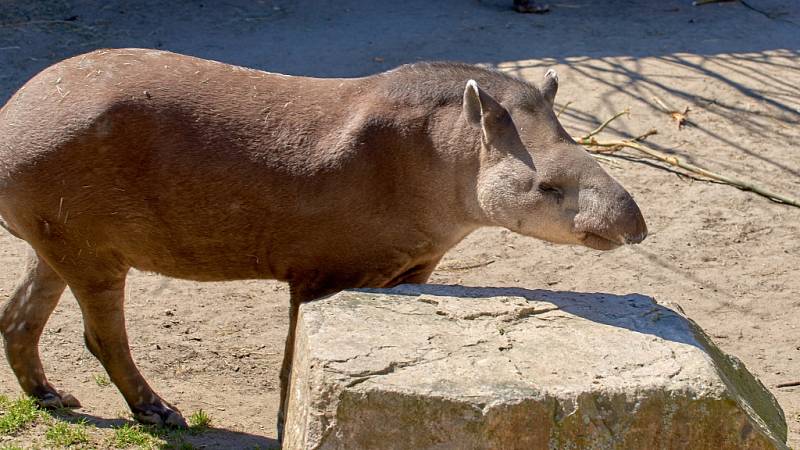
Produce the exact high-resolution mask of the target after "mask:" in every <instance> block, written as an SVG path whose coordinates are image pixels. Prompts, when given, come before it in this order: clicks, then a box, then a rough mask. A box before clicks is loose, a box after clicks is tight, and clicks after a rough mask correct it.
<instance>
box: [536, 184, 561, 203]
mask: <svg viewBox="0 0 800 450" xmlns="http://www.w3.org/2000/svg"><path fill="white" fill-rule="evenodd" d="M539 190H540V191H542V192H544V193H545V194H547V195H551V196H553V197H554V198H556V199H557V200H558V201H561V199H562V198H563V196H564V193H563V192H561V189H559V188H557V187H555V186H551V185H549V184H546V183H539Z"/></svg>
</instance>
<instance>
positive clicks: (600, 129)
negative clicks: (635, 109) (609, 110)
mask: <svg viewBox="0 0 800 450" xmlns="http://www.w3.org/2000/svg"><path fill="white" fill-rule="evenodd" d="M625 114H630V110H628V109H626V110H625V111H621V112H618V113H616V114H614V115H613V116H611V118H610V119H608V120H606V121H605V122H603V123H601V124H600V126H599V127H597V128H595V129H594V130H592V131H591V132H589V134H587V135H586V136H583V137H582V138H581V139H582V140H583V139H590V138H591V137H592V136H594V135H596V134H597V133H599V132H601V131H603V130H604V129H605V128H606V127H607V126H608V125H609V124H610V123H611V122H613V121H614V120H616V119H618V118H619V117H621V116H623V115H625Z"/></svg>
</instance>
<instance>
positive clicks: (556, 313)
mask: <svg viewBox="0 0 800 450" xmlns="http://www.w3.org/2000/svg"><path fill="white" fill-rule="evenodd" d="M300 311H301V312H300V319H299V322H298V329H297V343H296V347H295V360H294V370H293V373H292V381H291V388H290V389H291V392H290V401H289V402H290V403H289V411H288V421H287V427H286V435H285V441H284V445H285V447H284V448H287V449H300V448H320V449H434V448H435V449H538V448H551V449H578V448H596V449H606V448H609V449H610V448H615V449H616V448H632V449H673V448H675V449H714V450H717V449H741V448H758V449H760V448H786V445H785V444H784V443H785V442H786V422H785V419H784V415H783V411H782V410H781V409H780V407H779V406H778V404H777V402H776V401H775V398H774V397H773V396H772V395H771V394H770V393H769V391H767V389H766V388H765V387H764V386H763V385H762V384H761V383H760V382H759V381H758V380H756V379H755V378H754V377H753V375H751V374H750V373H749V372H748V371H747V369H746V368H745V367H744V365H743V364H742V363H741V362H740V361H739V360H737V359H736V358H733V357H730V356H727V355H725V354H723V353H722V352H721V351H720V350H719V349H718V348H717V347H716V346H715V345H714V344H713V343H712V342H711V341H710V340H709V338H708V337H707V336H706V335H705V334H704V333H703V332H702V331H701V330H700V329H699V328H698V327H697V325H696V324H694V323H693V322H692V321H690V320H687V319H686V318H685V317H684V316H683V315H682V314H680V313H677V312H675V311H673V310H671V309H668V308H666V307H664V306H660V305H658V304H657V303H655V302H654V301H653V300H652V299H650V298H648V297H644V296H641V295H628V296H614V295H608V294H577V293H570V292H562V293H556V292H548V291H529V290H524V289H499V288H497V289H496V288H464V287H457V286H432V285H422V286H412V285H407V286H400V287H399V288H396V289H393V290H383V291H347V292H343V293H340V294H337V295H334V296H332V297H329V298H326V299H323V300H319V301H316V302H311V303H308V304H306V305H303V306H302V308H301V310H300Z"/></svg>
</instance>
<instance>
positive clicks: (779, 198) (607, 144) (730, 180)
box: [576, 138, 800, 208]
mask: <svg viewBox="0 0 800 450" xmlns="http://www.w3.org/2000/svg"><path fill="white" fill-rule="evenodd" d="M576 141H577V142H578V143H579V144H581V145H585V146H588V147H600V149H592V148H589V149H588V150H589V151H590V152H592V153H601V154H602V153H613V152H615V151H618V150H620V149H622V148H631V149H634V150H636V151H638V152H641V153H644V154H645V155H648V156H650V157H652V158H654V159H657V160H659V161H661V162H665V163H667V164H669V165H672V166H675V167H680V168H681V169H684V170H687V171H689V172H692V173H694V174H697V175H701V176H703V177H706V178H710V179H712V180H715V181H719V182H722V183H725V184H728V185H731V186H735V187H737V188H739V189H742V190H745V191H750V192H753V193H756V194H758V195H761V196H763V197H766V198H768V199H770V200H772V201H775V202H779V203H785V204H787V205H791V206H795V207H798V208H800V201H798V200H796V199H794V198H792V197H788V196H786V195H782V194H777V193H775V192H772V191H770V190H768V189H766V188H763V187H761V186H759V185H757V184H754V183H749V182H746V181H742V180H739V179H737V178H734V177H731V176H728V175H723V174H720V173H717V172H713V171H711V170H708V169H705V168H703V167H700V166H698V165H695V164H692V163H690V162H686V161H684V160H682V159H680V158H678V157H677V156H673V155H669V154H666V153H664V152H661V151H658V150H656V149H653V148H650V147H648V146H646V145H644V144H642V143H641V142H637V141H636V140H635V139H622V140H612V141H604V142H599V141H597V140H596V139H594V138H589V139H586V138H580V139H576Z"/></svg>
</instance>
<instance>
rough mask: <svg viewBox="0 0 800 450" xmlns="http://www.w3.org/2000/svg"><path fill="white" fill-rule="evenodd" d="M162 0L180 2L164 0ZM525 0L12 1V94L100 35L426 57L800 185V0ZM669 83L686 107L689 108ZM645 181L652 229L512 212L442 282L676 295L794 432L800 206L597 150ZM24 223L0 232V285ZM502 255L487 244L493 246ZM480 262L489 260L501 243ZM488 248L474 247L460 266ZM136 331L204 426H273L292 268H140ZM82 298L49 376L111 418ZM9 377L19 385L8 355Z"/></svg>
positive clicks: (12, 265)
mask: <svg viewBox="0 0 800 450" xmlns="http://www.w3.org/2000/svg"><path fill="white" fill-rule="evenodd" d="M164 3H165V2H164ZM510 3H511V1H510V0H508V1H500V0H498V1H480V2H477V1H474V0H452V1H437V2H428V1H422V0H415V1H408V2H358V1H335V2H334V1H288V0H286V1H218V2H205V3H203V2H189V1H175V2H170V3H169V5H170V6H168V7H165V6H163V5H162V2H156V1H150V2H147V1H143V2H125V1H109V2H99V1H97V2H95V1H72V0H63V1H53V0H49V1H41V2H30V1H28V2H21V1H9V0H6V1H3V2H1V3H0V101H5V100H6V99H7V98H8V97H9V96H10V95H11V94H12V93H13V91H14V90H15V89H17V88H18V87H19V86H21V85H22V84H23V83H24V82H25V81H26V80H27V79H28V78H29V77H31V76H32V75H33V74H35V73H36V72H37V71H38V70H40V69H42V68H44V67H46V66H47V65H49V64H51V63H53V62H55V61H58V60H60V59H62V58H65V57H67V56H71V55H74V54H78V53H82V52H85V51H88V50H91V49H95V48H98V47H120V46H137V47H155V48H162V49H167V50H172V51H178V52H183V53H188V54H192V55H196V56H201V57H207V58H213V59H217V60H221V61H225V62H229V63H235V64H240V65H246V66H251V67H255V68H259V69H264V70H269V71H274V72H285V73H291V74H303V75H314V76H359V75H364V74H369V73H374V72H378V71H381V70H385V69H388V68H391V67H393V66H395V65H398V64H401V63H405V62H413V61H417V60H431V59H448V60H462V61H468V62H474V63H482V64H487V65H492V66H496V67H500V68H502V69H504V70H508V71H510V72H513V73H516V74H518V75H520V76H522V77H525V78H528V79H531V80H537V81H538V80H539V79H540V77H541V76H542V74H543V73H544V71H545V70H546V68H547V67H551V66H554V67H556V68H557V69H558V70H559V72H560V75H561V89H560V92H559V96H558V98H557V103H558V105H564V104H566V103H567V102H571V103H570V105H569V108H568V109H567V110H566V111H565V112H564V114H563V115H562V116H561V118H562V121H563V122H564V124H565V126H566V128H567V129H568V130H569V131H571V132H572V133H573V134H580V133H581V132H586V131H588V130H590V129H592V128H594V127H595V126H596V125H597V124H599V123H600V122H602V120H603V119H605V118H606V117H608V116H610V115H611V114H613V113H615V112H617V111H620V110H623V109H625V108H630V111H631V114H630V117H628V118H625V119H621V120H619V121H617V122H615V123H614V124H613V126H612V127H611V129H610V132H611V133H619V134H622V135H635V134H639V133H642V132H644V131H646V130H648V129H650V128H653V127H655V128H657V129H658V130H659V134H658V135H657V136H654V137H652V138H651V139H650V142H651V143H652V144H653V145H654V146H656V147H657V148H661V149H663V150H666V151H670V152H672V151H674V152H675V153H676V154H678V155H680V156H681V157H685V158H686V159H688V160H690V161H693V162H696V163H698V164H702V165H705V166H708V167H709V168H712V169H715V170H719V171H723V172H725V173H729V174H732V175H735V176H737V177H741V178H743V179H746V180H751V181H758V182H760V183H763V184H764V185H766V186H768V187H770V188H772V189H774V190H776V191H781V192H785V193H790V194H793V195H794V196H795V197H797V196H799V194H798V191H800V152H798V151H797V145H798V143H799V142H800V139H799V138H800V127H799V126H798V123H799V122H800V58H799V57H798V50H800V25H798V24H800V7H799V6H798V5H797V3H796V2H793V1H791V0H787V1H756V0H751V2H750V3H751V4H752V5H753V6H755V7H756V8H758V9H761V10H762V12H757V11H753V10H752V9H748V8H746V7H745V6H743V5H741V4H739V3H726V4H716V5H709V6H703V7H692V6H690V4H689V3H690V2H689V1H688V0H686V1H684V0H681V1H675V0H669V1H661V2H648V1H638V2H637V1H629V2H624V1H606V2H593V1H590V0H572V1H567V2H551V3H550V5H551V7H552V12H551V13H550V14H548V15H544V16H527V15H519V14H515V13H513V12H510V11H509V10H508V6H509V5H508V4H510ZM654 97H658V98H659V99H660V100H661V101H662V102H664V103H666V104H667V105H669V106H670V107H671V108H674V109H683V108H684V107H686V106H688V107H690V109H691V111H690V113H689V119H690V123H688V124H687V125H686V126H685V127H684V128H683V129H681V130H679V129H678V128H677V126H676V125H675V123H673V122H671V121H670V118H669V117H668V116H667V115H666V114H664V113H663V112H662V111H660V110H659V107H658V104H657V102H656V101H655V100H654ZM603 164H604V165H605V166H606V168H607V169H608V171H609V172H610V173H612V174H613V176H615V177H616V178H617V179H619V180H620V181H621V182H622V183H623V185H625V186H626V187H627V188H628V190H629V191H631V192H632V193H633V194H634V196H635V197H636V199H637V201H638V203H639V205H640V206H641V207H642V210H643V212H644V214H645V216H646V218H647V220H648V224H649V228H650V230H651V235H650V237H649V238H648V239H647V241H645V243H644V244H642V245H639V246H635V247H629V248H622V249H619V250H617V251H614V252H610V253H599V252H596V251H592V250H588V249H582V248H570V247H560V246H553V245H550V244H545V243H542V242H539V241H536V240H533V239H530V238H524V237H521V236H518V235H514V234H512V233H510V232H507V231H504V230H499V229H485V230H481V231H479V232H476V233H475V234H473V235H472V236H470V237H469V238H468V239H466V240H465V241H464V242H463V243H462V244H461V245H459V246H458V247H457V248H455V249H453V250H452V251H451V252H450V253H449V254H448V256H447V257H446V259H445V260H444V261H443V263H442V264H441V266H440V268H439V269H438V270H437V272H436V273H435V274H434V275H433V277H432V280H431V282H435V283H460V284H466V285H474V286H520V287H525V288H545V289H552V290H570V291H580V292H607V293H618V294H625V293H639V294H643V295H647V296H652V297H654V298H656V299H657V300H658V301H660V302H674V303H678V304H680V305H681V306H682V307H683V309H684V310H685V311H686V312H687V313H688V315H689V316H690V317H692V318H693V319H694V320H696V321H697V322H698V323H700V325H701V326H703V327H704V328H705V329H706V330H707V331H708V332H709V334H710V335H712V336H713V337H714V339H715V340H716V342H717V343H718V344H719V345H720V346H721V347H722V348H723V349H724V350H726V351H728V352H730V353H732V354H734V355H736V356H738V357H739V358H741V359H742V360H743V361H744V362H745V364H746V365H747V367H748V368H749V369H750V370H751V371H753V372H754V373H755V374H756V375H757V376H759V377H760V378H761V380H762V381H763V382H764V383H765V384H766V385H767V386H768V387H770V388H771V389H772V391H773V392H774V394H775V396H776V397H777V398H778V400H779V401H780V404H781V406H782V407H783V409H784V410H785V412H786V420H787V422H788V424H789V428H790V435H789V442H790V445H792V446H793V447H795V448H797V447H800V387H790V388H777V387H775V386H776V385H777V384H779V383H783V382H788V381H796V380H800V297H799V296H798V293H800V277H798V275H800V272H798V268H799V267H800V239H798V236H800V209H796V208H792V207H788V206H784V205H780V204H776V203H773V202H770V201H768V200H766V199H763V198H761V197H758V196H755V195H753V194H751V193H747V192H743V191H739V190H737V189H734V188H731V187H729V186H724V185H720V184H712V183H707V182H700V181H693V180H691V179H689V178H686V177H681V176H678V175H676V174H675V173H671V172H670V171H668V170H664V169H663V168H661V167H659V166H658V165H655V164H650V163H646V162H643V161H640V160H637V159H635V158H627V159H623V158H618V159H615V160H614V161H613V162H610V163H608V162H604V163H603ZM24 251H25V244H24V243H23V242H21V241H18V240H15V239H13V238H12V237H11V236H9V235H8V234H2V233H0V301H3V300H5V299H6V298H7V297H8V296H9V295H10V293H11V291H12V289H13V286H14V283H15V279H16V278H17V277H18V276H19V274H20V270H21V268H22V258H21V255H22V254H23V252H24ZM489 262H491V263H489ZM487 263H489V264H488V265H487ZM475 265H478V266H479V267H475V268H471V269H464V268H463V267H465V266H475ZM128 294H129V296H128V300H127V305H128V307H127V314H128V321H129V324H128V329H129V333H130V338H131V343H132V351H133V354H134V357H135V358H136V360H137V361H138V363H139V366H140V368H141V369H142V371H143V372H144V374H145V376H146V377H147V378H148V379H149V380H150V381H151V383H152V384H153V385H154V386H155V387H156V388H157V390H158V391H159V392H161V393H162V395H163V396H164V397H165V398H167V399H169V400H170V401H172V402H173V403H175V404H177V405H178V406H179V407H180V408H181V409H182V410H183V411H184V412H191V411H194V410H197V409H200V408H202V409H204V410H206V411H209V412H210V413H211V415H212V417H213V419H214V423H215V425H216V426H217V427H219V428H220V430H218V431H216V432H214V433H211V434H209V435H208V437H207V438H206V441H205V444H208V445H210V446H215V445H223V443H224V444H225V445H226V446H233V447H253V446H271V445H274V440H273V438H274V437H275V429H274V418H275V413H276V403H277V391H276V389H277V373H278V366H279V363H280V359H281V351H282V342H283V337H284V334H285V332H286V325H287V318H286V316H287V308H286V306H287V299H288V294H287V291H286V288H285V286H283V285H281V284H279V283H276V282H272V281H246V282H235V283H220V284H216V283H213V284H199V283H192V282H185V281H179V280H172V279H166V278H163V277H160V276H157V275H152V274H144V273H133V274H132V276H131V277H130V278H129V287H128ZM81 330H82V326H81V320H80V314H79V311H78V307H77V304H76V303H75V301H74V298H73V297H72V296H71V295H66V296H65V297H64V299H63V300H62V301H61V304H60V305H59V307H58V309H57V310H56V312H55V314H54V316H53V317H52V319H51V321H50V322H49V325H48V328H47V330H46V331H45V334H44V336H43V338H42V343H41V348H42V353H43V359H44V361H45V366H46V368H47V370H48V373H49V377H50V379H51V380H52V381H53V382H54V383H55V384H57V385H58V386H59V387H60V388H62V389H65V390H67V391H70V392H72V393H74V394H75V395H76V396H77V397H78V398H79V399H81V400H82V402H83V404H84V409H83V410H82V413H85V414H87V415H89V416H90V417H93V418H94V419H95V421H96V422H98V423H100V424H101V426H103V425H108V424H110V423H112V422H111V421H110V419H114V418H117V417H124V416H125V415H126V414H127V413H126V412H125V410H126V408H125V405H124V402H123V400H122V398H121V396H119V395H118V393H117V392H116V390H115V389H114V388H113V387H105V388H100V387H98V386H97V384H96V383H95V381H94V375H95V374H101V373H103V372H102V368H101V367H100V365H99V364H98V363H97V361H96V360H95V359H94V358H93V357H91V355H90V354H89V353H88V351H87V350H86V349H85V348H84V346H83V342H82V337H81V333H82V331H81ZM0 393H5V394H10V395H17V394H18V393H19V388H18V386H17V384H16V381H15V380H14V378H13V376H12V375H11V372H10V370H9V369H8V368H7V367H6V365H4V364H3V365H0Z"/></svg>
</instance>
